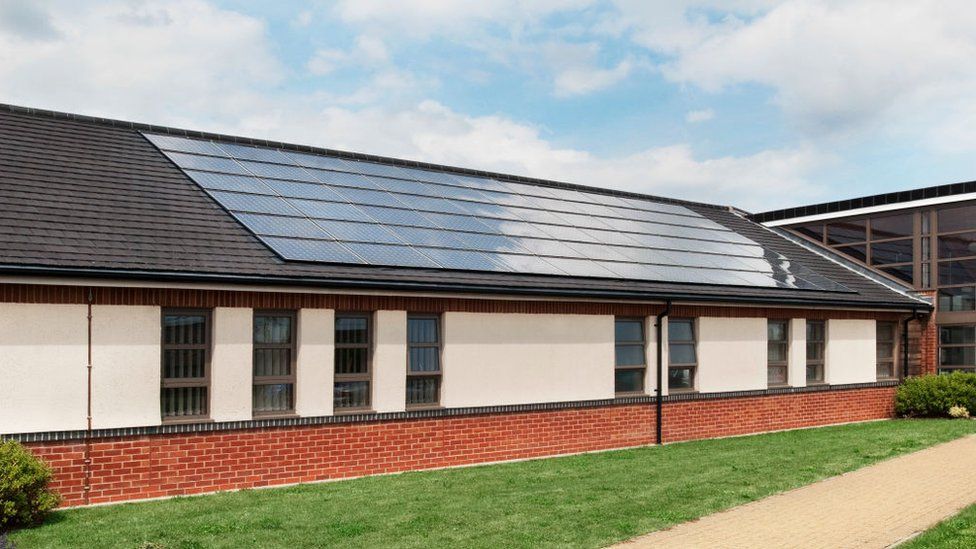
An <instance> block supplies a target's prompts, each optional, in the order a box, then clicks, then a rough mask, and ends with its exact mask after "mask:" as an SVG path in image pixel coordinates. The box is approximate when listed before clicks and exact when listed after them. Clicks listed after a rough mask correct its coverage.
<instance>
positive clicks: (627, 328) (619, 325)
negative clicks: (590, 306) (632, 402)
mask: <svg viewBox="0 0 976 549" xmlns="http://www.w3.org/2000/svg"><path fill="white" fill-rule="evenodd" d="M614 340H615V342H616V351H615V353H614V354H615V358H614V390H615V391H616V392H617V393H618V394H627V393H641V392H643V391H644V375H645V374H646V373H647V361H646V352H645V347H644V345H645V341H644V320H643V319H639V318H618V319H617V321H616V323H615V326H614Z"/></svg>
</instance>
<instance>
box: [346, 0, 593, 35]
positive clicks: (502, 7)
mask: <svg viewBox="0 0 976 549" xmlns="http://www.w3.org/2000/svg"><path fill="white" fill-rule="evenodd" d="M593 3H594V0H534V1H532V2H523V1H521V0H492V1H490V2H481V1H473V2H457V1H451V0H369V1H363V0H342V1H340V2H338V3H337V4H336V6H335V12H336V13H337V14H338V15H339V17H340V18H341V19H342V20H343V21H345V22H346V23H350V24H354V25H360V26H364V27H369V28H373V29H379V28H382V29H384V30H385V32H384V33H383V34H385V35H390V34H400V35H410V36H414V37H424V36H430V35H432V34H442V35H455V36H463V35H465V34H467V33H469V32H470V30H471V28H472V26H480V25H484V24H489V25H498V26H509V27H512V28H515V27H518V26H520V25H524V24H528V23H530V22H533V21H537V20H539V19H542V18H545V17H547V16H549V15H552V14H554V13H559V12H564V11H568V10H579V9H582V8H585V7H587V6H589V5H592V4H593Z"/></svg>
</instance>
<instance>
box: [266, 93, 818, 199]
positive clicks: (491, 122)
mask: <svg viewBox="0 0 976 549" xmlns="http://www.w3.org/2000/svg"><path fill="white" fill-rule="evenodd" d="M292 117H293V118H295V119H296V120H295V122H296V123H295V124H290V123H289V118H292ZM298 118H301V120H302V121H303V124H297V119H298ZM275 126H276V129H274V130H269V131H271V132H272V133H274V137H275V138H277V139H285V140H298V141H300V142H303V143H314V144H317V145H321V146H327V147H332V148H339V149H346V150H354V151H368V152H371V153H376V154H382V155H388V156H395V157H401V158H409V159H415V160H423V161H429V162H435V163H442V164H449V165H457V166H463V167H469V168H480V169H485V170H493V171H501V172H505V173H514V174H519V175H528V176H533V177H540V178H544V179H555V180H562V181H567V182H572V183H580V184H585V185H592V186H597V187H607V188H614V189H621V190H628V191H634V192H643V193H651V194H660V195H665V196H671V197H681V198H686V199H691V200H699V201H704V202H713V203H727V204H734V205H735V206H738V207H742V208H755V209H759V208H765V207H773V206H778V205H784V204H785V202H786V201H787V200H797V199H803V198H809V199H812V198H815V197H817V190H818V189H817V188H816V187H814V186H813V185H812V184H811V183H810V181H809V180H808V177H809V175H810V174H811V173H812V172H814V171H815V170H818V169H821V168H822V167H823V166H824V165H825V164H827V163H830V162H832V161H833V159H832V158H830V157H828V156H826V155H824V154H821V153H819V152H818V151H816V150H815V149H813V148H810V147H799V148H793V149H776V150H767V151H762V152H759V153H757V154H753V155H748V156H725V157H719V158H708V159H699V158H696V156H695V154H694V152H693V150H692V148H691V147H690V146H689V145H687V144H679V145H673V146H665V147H656V148H651V149H646V150H643V151H639V152H636V153H634V154H629V155H625V156H617V157H599V156H596V155H593V154H591V153H589V152H587V151H585V150H580V149H574V148H566V147H559V146H557V145H555V144H553V143H551V142H550V141H548V140H546V139H544V138H543V137H542V136H541V133H540V130H539V129H538V128H536V127H534V126H531V125H527V124H524V123H520V122H517V121H514V120H511V119H509V118H506V117H503V116H467V115H464V114H462V113H458V112H456V111H453V110H451V109H449V108H447V107H445V106H444V105H441V104H440V103H437V102H434V101H424V102H421V103H419V104H417V105H414V106H411V107H409V108H404V109H399V110H391V109H385V108H379V107H369V108H362V109H349V108H336V107H333V108H327V109H323V110H322V111H319V112H317V113H315V114H312V113H310V112H303V113H302V114H294V113H289V114H285V115H284V116H283V118H281V119H279V120H278V121H277V123H276V124H275ZM266 133H267V132H266Z"/></svg>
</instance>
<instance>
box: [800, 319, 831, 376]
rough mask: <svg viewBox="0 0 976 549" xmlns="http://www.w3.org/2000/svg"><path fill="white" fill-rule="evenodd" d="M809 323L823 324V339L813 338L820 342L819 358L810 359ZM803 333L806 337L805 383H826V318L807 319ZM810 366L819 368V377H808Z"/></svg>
mask: <svg viewBox="0 0 976 549" xmlns="http://www.w3.org/2000/svg"><path fill="white" fill-rule="evenodd" d="M810 324H820V325H821V326H823V330H822V331H823V339H821V340H815V341H816V342H818V343H820V358H819V359H817V360H811V359H810V352H809V348H810V328H809V326H810ZM804 328H805V333H804V334H803V335H804V336H805V338H806V347H807V356H806V375H805V376H804V377H805V378H806V384H807V385H824V384H826V383H827V321H826V320H816V319H807V320H806V324H805V325H804ZM810 366H816V367H818V368H819V371H820V376H819V378H815V379H810V374H809V371H810Z"/></svg>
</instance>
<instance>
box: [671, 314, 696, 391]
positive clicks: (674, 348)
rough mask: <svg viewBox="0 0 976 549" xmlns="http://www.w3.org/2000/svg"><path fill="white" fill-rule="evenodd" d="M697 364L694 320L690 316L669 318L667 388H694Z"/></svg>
mask: <svg viewBox="0 0 976 549" xmlns="http://www.w3.org/2000/svg"><path fill="white" fill-rule="evenodd" d="M697 366H698V357H697V353H695V321H694V320H693V319H690V318H674V319H671V320H669V321H668V389H671V390H682V389H687V390H694V388H695V369H696V367H697Z"/></svg>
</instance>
